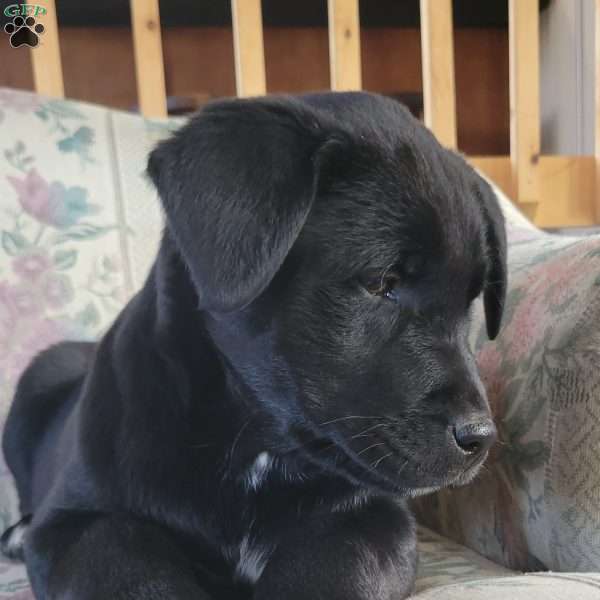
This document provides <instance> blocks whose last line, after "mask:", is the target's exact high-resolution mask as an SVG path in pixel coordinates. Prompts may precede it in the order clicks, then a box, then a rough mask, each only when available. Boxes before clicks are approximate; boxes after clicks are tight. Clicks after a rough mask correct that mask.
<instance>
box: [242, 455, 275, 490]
mask: <svg viewBox="0 0 600 600" xmlns="http://www.w3.org/2000/svg"><path fill="white" fill-rule="evenodd" d="M272 465H273V458H272V457H271V455H270V454H269V453H268V452H261V453H260V454H259V455H258V456H257V457H256V460H255V461H254V462H253V463H252V466H251V467H250V469H249V470H248V472H247V473H246V484H247V485H248V487H249V488H250V489H253V490H254V491H256V490H258V488H259V487H260V486H261V485H262V483H263V481H264V480H265V479H266V477H267V475H268V474H269V471H270V469H271V467H272Z"/></svg>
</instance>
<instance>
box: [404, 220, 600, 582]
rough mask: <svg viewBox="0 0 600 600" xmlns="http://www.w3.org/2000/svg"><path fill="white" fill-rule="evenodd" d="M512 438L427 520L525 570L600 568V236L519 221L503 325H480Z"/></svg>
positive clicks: (498, 407)
mask: <svg viewBox="0 0 600 600" xmlns="http://www.w3.org/2000/svg"><path fill="white" fill-rule="evenodd" d="M473 333H474V337H475V345H476V347H477V349H478V362H479V365H480V368H481V372H482V376H483V379H484V382H485V384H486V387H487V390H488V394H489V398H490V403H491V405H492V409H493V412H494V414H495V417H496V422H497V425H498V429H499V434H500V441H499V443H498V444H497V445H496V447H495V448H494V450H493V451H492V453H491V456H490V458H489V460H488V462H487V465H486V469H485V470H484V471H483V472H482V473H481V475H480V476H479V477H478V479H477V480H476V481H475V482H474V483H472V484H471V485H469V486H468V487H466V488H463V489H455V490H446V491H443V492H441V493H439V494H436V495H434V496H431V497H428V498H424V499H421V500H419V502H417V503H416V505H417V508H418V515H419V518H420V519H421V521H422V522H423V523H425V524H427V525H428V526H429V527H432V528H433V529H435V530H436V531H440V532H442V533H443V534H445V535H448V536H450V537H451V538H453V539H455V540H457V541H459V542H461V543H464V544H466V545H467V546H469V547H470V548H473V549H475V550H477V551H478V552H480V553H482V554H483V555H485V556H487V557H488V558H490V559H492V560H494V561H497V562H499V563H501V564H504V565H506V566H508V567H510V568H514V569H519V570H539V569H551V570H556V571H597V570H600V368H599V366H600V236H591V237H585V238H570V237H558V236H555V235H549V234H545V233H542V232H540V231H538V230H537V229H535V228H533V227H531V226H529V225H527V226H523V223H519V226H515V225H514V223H513V225H511V226H510V228H509V293H508V302H507V308H506V313H505V318H504V327H503V330H502V332H501V334H500V336H499V337H498V339H497V340H496V341H495V342H489V341H487V339H486V335H485V328H484V326H483V321H482V316H481V314H480V315H479V316H478V318H477V321H476V324H475V328H474V331H473Z"/></svg>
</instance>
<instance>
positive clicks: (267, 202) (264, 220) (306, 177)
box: [148, 98, 326, 312]
mask: <svg viewBox="0 0 600 600" xmlns="http://www.w3.org/2000/svg"><path fill="white" fill-rule="evenodd" d="M320 117H321V115H318V114H317V113H316V112H315V111H314V110H313V109H311V108H310V107H308V106H306V105H304V104H303V103H302V102H301V101H298V100H294V99H291V98H290V99H287V98H263V99H253V100H228V101H221V102H216V103H214V104H212V105H209V106H208V107H207V108H205V109H204V110H203V111H202V112H201V113H200V114H199V115H197V116H196V117H194V118H193V119H192V120H191V121H190V122H189V123H188V124H187V125H185V126H184V127H183V128H182V129H180V130H179V131H178V132H177V133H176V134H175V135H174V136H173V137H172V138H171V139H169V140H166V141H164V142H162V143H161V144H159V146H158V147H157V148H156V149H155V150H154V151H153V152H152V154H151V155H150V159H149V162H148V174H149V175H150V177H151V179H152V181H153V182H154V185H155V186H156V188H157V189H158V192H159V195H160V198H161V200H162V204H163V207H164V210H165V213H166V217H167V227H168V230H169V232H170V233H171V234H172V236H173V238H174V239H175V242H176V244H177V246H178V248H179V251H180V253H181V254H182V256H183V259H184V261H185V263H186V264H187V266H188V268H189V271H190V273H191V277H192V280H193V282H194V284H195V287H196V289H197V292H198V296H199V300H200V306H201V308H203V309H206V310H210V311H215V312H228V311H234V310H237V309H240V308H242V307H244V306H245V305H247V304H248V303H250V302H251V301H252V300H253V299H254V298H256V297H257V296H258V295H259V294H260V293H261V292H262V291H263V290H264V289H265V288H266V287H267V285H268V284H269V282H270V281H271V279H272V278H273V277H274V275H275V273H276V272H277V270H278V269H279V268H280V266H281V264H282V263H283V261H284V259H285V257H286V255H287V254H288V252H289V250H290V248H291V247H292V245H293V243H294V241H295V240H296V238H297V237H298V234H299V233H300V230H301V229H302V227H303V225H304V222H305V220H306V218H307V216H308V213H309V211H310V209H311V206H312V203H313V200H314V196H315V193H316V188H317V183H318V182H317V178H318V168H319V149H320V148H321V147H322V146H323V144H324V141H325V133H324V131H325V129H326V128H325V127H324V126H323V125H322V123H321V122H320Z"/></svg>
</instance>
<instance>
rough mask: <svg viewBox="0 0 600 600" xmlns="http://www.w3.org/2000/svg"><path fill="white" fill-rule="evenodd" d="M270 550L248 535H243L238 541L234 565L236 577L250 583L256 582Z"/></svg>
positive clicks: (269, 554)
mask: <svg viewBox="0 0 600 600" xmlns="http://www.w3.org/2000/svg"><path fill="white" fill-rule="evenodd" d="M271 552H272V548H271V547H269V546H267V545H263V546H261V545H259V544H258V543H257V542H256V541H251V539H250V536H245V537H244V538H243V539H242V542H241V543H240V557H239V560H238V563H237V565H236V567H235V574H236V577H237V578H238V579H242V580H244V581H247V582H249V583H251V584H254V583H256V582H257V581H258V579H259V578H260V576H261V575H262V572H263V571H264V569H265V567H266V566H267V562H268V560H269V557H270V556H271Z"/></svg>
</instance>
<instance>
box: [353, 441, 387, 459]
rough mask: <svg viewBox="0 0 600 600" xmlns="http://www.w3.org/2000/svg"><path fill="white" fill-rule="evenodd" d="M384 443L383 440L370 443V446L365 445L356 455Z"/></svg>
mask: <svg viewBox="0 0 600 600" xmlns="http://www.w3.org/2000/svg"><path fill="white" fill-rule="evenodd" d="M384 445H385V442H379V443H377V444H371V445H370V446H367V447H366V448H363V449H362V450H361V451H360V452H357V453H356V456H360V455H361V454H363V452H367V451H368V450H370V449H371V448H376V447H377V446H384Z"/></svg>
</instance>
